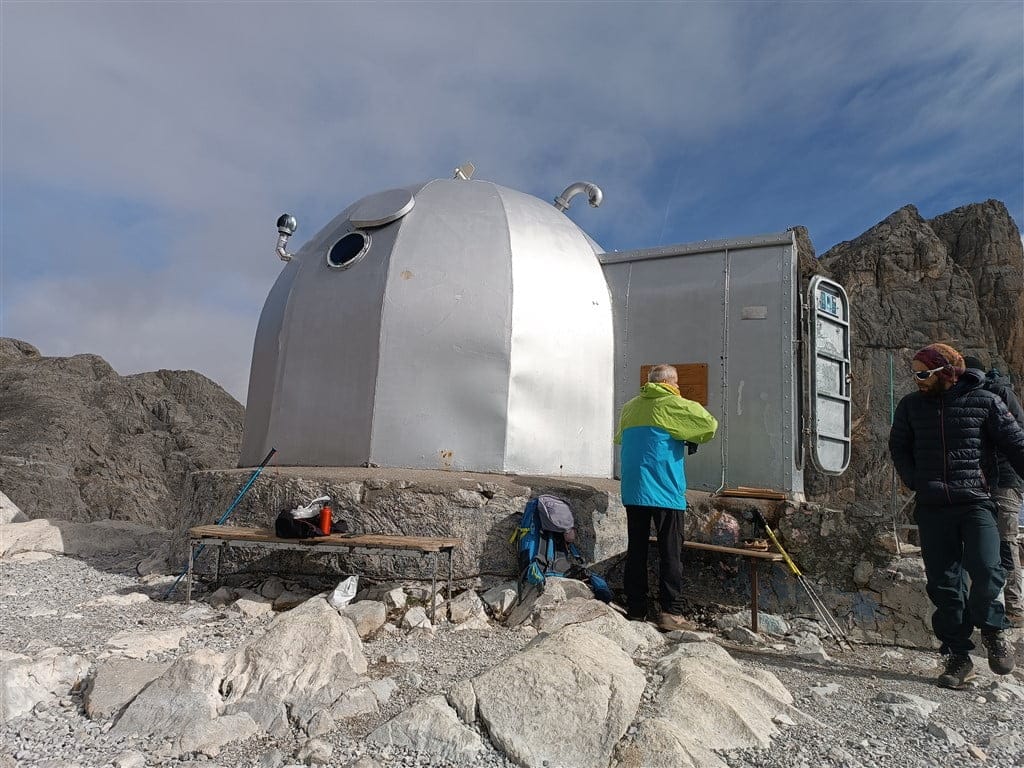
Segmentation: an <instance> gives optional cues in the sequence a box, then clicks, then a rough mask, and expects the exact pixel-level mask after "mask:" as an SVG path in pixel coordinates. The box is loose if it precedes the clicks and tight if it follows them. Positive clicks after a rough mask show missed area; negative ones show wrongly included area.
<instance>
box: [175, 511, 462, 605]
mask: <svg viewBox="0 0 1024 768" xmlns="http://www.w3.org/2000/svg"><path fill="white" fill-rule="evenodd" d="M188 539H189V542H188V543H189V552H188V583H187V586H186V589H185V604H186V605H188V604H189V603H190V602H191V600H192V565H193V562H194V561H195V557H196V555H197V554H198V552H199V550H201V549H202V548H203V547H217V548H218V549H217V565H216V572H215V579H218V580H219V579H220V555H221V548H222V547H225V546H227V547H238V548H242V549H284V550H290V551H294V552H307V553H309V552H313V553H317V554H321V553H328V552H342V553H344V552H351V551H352V550H353V549H372V550H387V551H391V552H404V553H410V554H418V555H420V556H421V557H422V556H424V555H430V556H431V561H432V566H433V567H432V570H431V575H430V594H431V599H430V620H431V621H434V599H433V595H434V590H435V589H436V588H437V555H438V553H442V552H443V553H445V554H447V555H448V599H449V600H451V599H452V553H453V552H454V551H455V549H456V548H458V547H461V546H462V539H449V538H436V537H429V536H390V535H386V534H349V533H334V534H331V535H330V536H318V537H316V538H314V539H282V538H280V537H279V536H277V535H276V534H275V533H274V531H273V530H271V529H270V528H240V527H236V526H231V525H200V526H197V527H195V528H191V529H189V532H188Z"/></svg>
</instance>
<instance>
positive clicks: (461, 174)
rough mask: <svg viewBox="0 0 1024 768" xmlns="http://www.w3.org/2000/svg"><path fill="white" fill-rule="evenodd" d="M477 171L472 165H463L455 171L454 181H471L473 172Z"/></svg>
mask: <svg viewBox="0 0 1024 768" xmlns="http://www.w3.org/2000/svg"><path fill="white" fill-rule="evenodd" d="M475 170H476V166H475V165H473V164H472V163H463V164H462V165H460V166H459V167H458V168H456V169H455V171H454V173H455V175H454V176H452V178H453V179H462V180H463V181H469V180H470V179H472V178H473V172H474V171H475Z"/></svg>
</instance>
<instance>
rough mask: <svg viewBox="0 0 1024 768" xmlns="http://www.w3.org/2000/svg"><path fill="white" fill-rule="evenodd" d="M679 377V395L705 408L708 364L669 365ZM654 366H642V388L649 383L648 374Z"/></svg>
mask: <svg viewBox="0 0 1024 768" xmlns="http://www.w3.org/2000/svg"><path fill="white" fill-rule="evenodd" d="M669 365H671V366H672V367H673V368H675V369H676V373H677V374H678V375H679V394H681V395H682V396H683V397H685V398H686V399H687V400H694V401H696V402H698V403H700V404H701V405H703V406H707V404H708V364H707V363H669ZM653 367H654V365H641V366H640V386H643V385H644V384H646V383H647V374H648V373H650V371H651V368H653Z"/></svg>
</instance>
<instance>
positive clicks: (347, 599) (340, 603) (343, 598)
mask: <svg viewBox="0 0 1024 768" xmlns="http://www.w3.org/2000/svg"><path fill="white" fill-rule="evenodd" d="M358 590H359V577H358V576H349V577H348V578H347V579H342V580H341V581H339V582H338V586H336V587H335V588H334V591H333V592H331V594H330V596H329V597H328V598H327V602H328V603H330V604H331V607H332V608H335V609H337V608H342V607H344V606H346V605H348V604H349V603H351V602H352V599H353V598H354V597H355V596H356V592H357V591H358Z"/></svg>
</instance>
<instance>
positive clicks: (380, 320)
mask: <svg viewBox="0 0 1024 768" xmlns="http://www.w3.org/2000/svg"><path fill="white" fill-rule="evenodd" d="M434 181H435V180H434V179H432V180H430V181H428V182H427V183H426V184H423V185H421V186H420V188H419V189H417V190H416V191H415V192H414V193H413V199H415V198H416V195H418V194H419V193H420V192H422V191H423V190H424V189H426V188H427V187H429V186H430V185H431V184H433V183H434ZM413 208H415V205H414V206H413ZM406 215H408V214H406ZM404 218H405V217H404V216H403V217H402V219H404ZM402 219H398V220H397V222H391V223H392V224H395V223H397V224H398V232H396V233H395V242H394V244H393V245H392V246H391V252H390V253H389V254H388V268H387V271H386V272H385V273H384V280H383V283H382V284H383V286H384V288H383V291H384V293H385V294H386V293H387V288H388V285H390V283H391V264H392V259H391V257H392V256H393V255H394V254H396V253H398V244H399V243H400V242H401V241H402V225H403V224H404V222H403V221H402ZM385 226H387V225H385ZM386 306H387V302H386V301H382V302H381V303H380V314H379V315H378V316H377V359H376V360H375V361H374V366H375V368H376V370H375V371H374V372H373V392H372V395H373V397H372V399H371V400H370V402H371V403H373V407H371V408H370V429H369V432H370V435H369V437H370V439H369V442H368V443H367V446H366V463H367V464H373V463H375V462H374V459H375V458H376V456H375V455H374V447H375V446H374V444H375V442H376V439H377V433H376V432H375V431H374V429H373V424H374V421H375V420H376V416H377V384H378V383H379V381H380V361H381V356H382V355H383V354H384V349H383V348H384V308H385V307H386Z"/></svg>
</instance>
